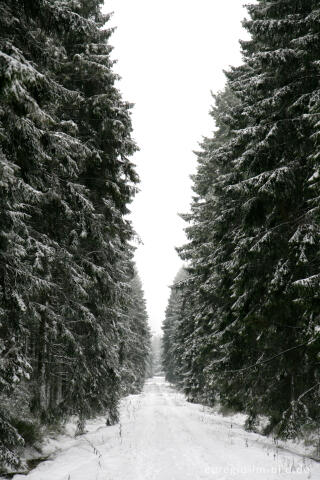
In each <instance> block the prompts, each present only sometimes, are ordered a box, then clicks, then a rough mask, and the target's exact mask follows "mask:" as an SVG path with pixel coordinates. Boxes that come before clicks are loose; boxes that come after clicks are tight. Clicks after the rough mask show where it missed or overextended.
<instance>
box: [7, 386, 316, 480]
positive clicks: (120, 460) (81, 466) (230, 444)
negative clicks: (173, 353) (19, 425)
mask: <svg viewBox="0 0 320 480" xmlns="http://www.w3.org/2000/svg"><path fill="white" fill-rule="evenodd" d="M243 421H244V417H243V416H241V415H235V416H233V417H223V416H222V415H220V414H218V413H217V412H214V411H213V410H211V409H208V408H204V407H203V406H201V405H198V404H190V403H187V402H186V400H185V398H184V396H183V395H182V394H180V393H178V392H176V391H175V390H174V389H172V388H170V386H169V385H168V384H167V383H166V382H165V381H164V380H163V378H162V377H155V378H153V379H152V380H149V381H148V382H147V383H146V386H145V389H144V391H143V393H142V394H141V395H131V396H129V397H127V398H125V399H124V400H123V402H122V405H121V422H120V423H119V424H118V425H115V426H113V427H107V426H105V424H104V419H103V418H99V419H97V420H95V421H92V422H90V423H89V424H88V433H87V434H85V435H83V436H81V437H77V438H72V437H71V436H69V437H68V436H67V435H64V436H61V437H60V438H59V439H58V440H56V441H53V440H50V442H49V443H48V444H47V445H46V446H45V448H44V452H43V453H44V455H50V454H51V455H52V457H51V459H50V460H47V461H45V462H43V463H41V464H39V465H38V466H37V468H35V469H34V470H33V471H32V472H30V473H29V475H15V476H14V480H22V479H27V480H188V479H190V480H191V479H192V480H196V479H203V480H209V479H210V480H212V479H217V480H230V479H245V480H260V479H261V480H263V479H266V480H276V479H286V480H287V479H297V480H302V479H318V478H320V464H319V463H317V462H315V461H313V460H311V459H309V458H306V457H305V456H304V455H303V453H302V450H301V449H302V447H300V452H299V449H298V447H296V448H297V450H296V451H293V450H291V451H290V449H291V447H292V445H291V446H290V448H289V447H288V449H283V448H281V447H280V446H279V445H277V444H276V443H274V442H273V440H272V439H271V438H266V437H263V436H261V435H258V434H255V433H248V432H246V431H245V430H244V428H243V425H242V424H243ZM70 433H71V432H70Z"/></svg>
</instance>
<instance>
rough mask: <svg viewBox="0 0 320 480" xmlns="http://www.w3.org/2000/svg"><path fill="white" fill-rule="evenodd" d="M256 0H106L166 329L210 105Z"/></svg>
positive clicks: (209, 126)
mask: <svg viewBox="0 0 320 480" xmlns="http://www.w3.org/2000/svg"><path fill="white" fill-rule="evenodd" d="M247 3H253V2H252V1H250V0H106V1H105V6H104V11H105V12H112V11H113V12H114V16H113V18H112V22H111V24H112V26H116V27H117V30H116V32H115V33H114V34H113V36H112V38H111V44H112V45H113V46H114V52H113V58H115V59H117V60H118V63H117V64H116V65H115V67H114V68H115V71H116V72H117V73H119V74H120V75H121V77H122V80H121V82H120V84H119V88H120V90H121V91H122V93H123V96H124V99H126V100H128V101H130V102H133V103H135V107H134V110H133V115H132V119H133V126H134V138H135V139H136V141H137V143H138V145H139V147H140V152H138V153H137V154H136V155H135V157H134V159H133V161H134V163H135V164H136V165H137V171H138V173H139V175H140V178H141V184H140V190H141V192H140V193H139V195H138V196H137V197H136V200H135V201H134V203H133V204H132V206H131V207H132V208H131V210H132V220H133V223H134V226H135V229H136V231H137V233H138V234H139V236H140V237H141V239H142V241H143V245H140V246H139V247H138V249H137V252H136V263H137V267H138V270H139V273H140V276H141V279H142V282H143V287H144V291H145V297H146V300H147V308H148V313H149V322H150V326H151V328H152V330H153V331H154V332H156V333H159V332H160V331H161V323H162V321H163V319H164V314H165V308H166V305H167V301H168V296H169V294H170V289H169V285H171V284H172V281H173V279H174V277H175V275H176V273H177V271H178V270H179V268H180V267H181V266H182V262H181V260H180V259H179V257H178V255H177V253H176V251H175V247H176V246H180V245H182V244H183V243H184V241H185V235H184V231H183V228H184V226H185V224H184V222H183V221H182V220H181V219H180V218H179V217H178V212H187V211H188V210H189V205H190V202H191V198H192V191H191V181H190V179H189V176H190V174H192V173H193V172H194V171H195V168H196V158H195V155H194V154H193V153H192V152H193V150H196V149H197V148H198V142H199V141H201V138H202V136H206V135H210V133H211V131H212V130H213V128H214V125H213V123H212V120H211V117H210V116H209V115H208V112H209V109H210V105H211V104H212V99H211V95H210V91H212V92H214V93H215V92H217V91H218V90H220V89H222V88H223V86H224V83H225V79H224V75H223V72H222V71H223V69H227V68H228V67H229V65H238V64H239V63H241V55H240V46H239V43H238V40H239V39H240V38H242V39H244V38H247V33H246V32H245V31H244V30H243V29H242V27H241V20H242V19H243V18H244V17H245V16H246V10H245V8H243V5H244V4H247Z"/></svg>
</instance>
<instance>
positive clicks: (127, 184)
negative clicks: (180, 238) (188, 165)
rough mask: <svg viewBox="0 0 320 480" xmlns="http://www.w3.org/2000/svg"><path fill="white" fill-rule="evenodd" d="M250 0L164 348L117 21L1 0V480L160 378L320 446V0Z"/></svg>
mask: <svg viewBox="0 0 320 480" xmlns="http://www.w3.org/2000/svg"><path fill="white" fill-rule="evenodd" d="M212 1H214V0H212ZM248 3H249V5H248V6H247V12H246V19H245V20H244V21H243V25H244V27H245V29H246V30H247V32H248V34H249V38H248V39H247V40H243V41H241V42H240V44H241V52H242V64H241V65H240V66H237V67H230V68H229V69H228V70H227V71H226V72H225V76H226V83H225V88H224V89H223V90H221V91H219V92H214V94H213V99H212V107H211V110H210V115H211V123H212V132H213V133H212V135H211V136H206V137H204V138H203V139H202V141H201V143H200V144H199V148H198V151H197V152H195V155H196V159H197V170H196V173H195V174H194V175H193V176H192V189H193V194H192V199H191V206H190V211H189V213H183V214H181V215H182V217H183V220H184V221H185V232H186V238H187V240H186V242H185V244H184V245H183V246H179V245H176V247H177V251H178V254H179V256H180V258H181V264H183V266H182V268H181V270H180V271H179V272H178V273H177V276H176V278H175V280H174V284H173V286H172V287H171V294H170V298H169V301H168V305H167V309H166V312H165V319H164V321H163V325H162V330H163V337H162V346H161V347H160V342H161V340H160V338H159V337H155V338H154V340H153V343H152V339H151V329H150V327H149V323H148V314H147V308H146V300H145V295H144V289H143V284H142V281H141V279H140V276H139V272H138V267H137V265H136V263H135V258H134V253H135V246H134V244H135V243H137V242H136V239H137V233H136V231H135V225H133V224H132V220H131V219H130V209H131V207H130V204H131V203H132V201H133V199H134V198H135V195H136V194H137V192H138V191H139V188H140V187H139V176H138V173H137V169H136V166H135V164H134V163H133V160H132V157H133V156H134V155H135V154H136V152H137V151H138V149H139V147H138V145H137V144H136V142H135V140H134V135H133V127H134V125H132V118H131V114H132V110H133V109H134V106H133V105H132V104H131V103H129V102H128V101H127V100H126V99H124V98H123V95H122V93H121V91H120V90H119V88H118V86H117V81H118V79H119V77H118V74H117V73H116V70H117V68H116V65H114V64H115V61H114V60H113V59H112V58H113V57H112V55H111V52H112V33H113V28H112V27H109V20H110V15H106V14H102V6H103V1H102V0H0V476H1V474H3V472H7V471H16V472H19V471H20V470H21V465H22V464H23V460H21V458H22V457H23V455H24V453H23V452H24V451H25V448H26V447H32V446H34V445H38V444H39V443H41V441H42V440H43V438H45V437H46V436H47V435H48V434H49V433H50V432H53V431H55V432H62V431H63V426H64V425H65V424H66V423H67V422H69V421H70V419H73V421H74V422H75V424H76V432H75V434H76V436H77V437H78V436H79V437H81V436H83V435H84V434H85V433H86V431H87V430H86V428H87V424H88V422H90V421H92V419H95V418H97V417H99V416H100V417H101V416H103V417H104V419H105V426H106V427H107V428H109V429H110V431H111V429H112V428H113V426H115V425H119V419H120V410H121V402H122V401H123V399H125V398H129V399H132V400H130V402H134V401H135V400H134V398H138V397H137V396H138V395H139V394H141V392H142V390H143V388H144V385H145V381H146V379H147V378H148V377H152V376H153V375H155V376H157V378H158V377H160V376H161V375H162V374H163V375H165V379H166V381H167V382H168V383H170V384H171V387H170V388H175V391H176V392H178V393H177V394H176V395H180V394H183V395H184V398H186V399H187V401H188V402H189V403H191V404H193V403H194V404H201V406H202V407H201V408H213V407H215V406H216V405H219V406H220V407H221V408H224V409H225V410H230V411H232V412H237V413H240V414H244V415H246V420H245V425H244V428H245V431H247V432H257V431H258V430H259V427H258V426H259V424H260V422H261V419H262V418H263V419H264V426H263V430H261V429H260V430H259V432H260V433H262V434H263V435H264V436H266V437H267V436H270V435H272V438H277V439H281V440H284V441H286V440H293V441H294V440H297V439H303V438H304V437H305V436H306V434H307V432H318V433H317V435H318V434H319V431H320V368H319V367H320V2H319V0H256V1H255V2H253V0H252V1H251V0H248ZM164 35H165V31H164ZM110 37H111V38H110ZM213 47H214V46H213ZM213 55H214V48H213ZM208 61H210V59H208ZM154 94H155V95H157V94H159V92H154ZM208 108H209V105H208ZM199 140H200V139H199ZM164 141H165V140H164ZM155 148H156V147H155ZM150 162H152V159H150ZM164 193H165V192H164ZM138 234H139V232H138ZM142 240H143V239H142ZM155 255H156V252H155ZM155 275H157V272H155ZM160 348H161V351H162V360H160V359H159V356H160V353H159V352H160ZM152 352H153V355H152ZM152 357H153V358H152ZM161 362H162V364H161ZM157 381H158V380H157ZM148 382H152V379H151V380H150V379H149V380H148ZM168 383H167V384H166V385H168ZM161 385H162V384H160V387H159V385H158V384H157V383H155V384H153V383H150V384H149V386H148V388H149V389H150V392H151V394H150V395H155V394H156V393H155V392H157V391H158V390H157V389H159V388H169V387H168V386H166V387H161ZM143 395H147V393H145V394H143ZM161 395H164V394H161ZM165 395H167V394H165ZM139 398H140V397H139ZM141 398H142V399H143V398H144V397H141ZM145 398H146V400H145V401H146V402H147V401H148V398H149V397H148V396H146V397H145ZM150 398H151V397H150ZM159 398H160V397H159ZM161 398H162V397H161ZM173 398H180V397H173ZM174 401H178V400H174ZM142 402H143V400H142ZM181 402H182V400H181ZM128 405H129V406H130V405H132V403H129V404H128ZM170 405H171V404H170ZM183 405H184V404H183ZM128 408H129V407H128ZM137 408H138V407H137ZM148 408H151V407H150V405H149V404H148ZM159 408H160V407H159ZM183 408H187V407H183ZM134 412H135V410H134ZM154 417H156V415H151V416H150V418H149V417H148V418H149V420H148V421H150V422H152V421H153V420H151V418H154ZM130 418H131V417H130ZM186 421H187V420H186ZM190 421H191V420H190ZM169 422H170V419H169V420H168V423H169ZM121 425H122V424H121V422H120V436H121ZM117 428H118V427H117ZM163 428H164V427H163ZM138 432H140V430H138ZM164 434H165V433H159V434H157V435H158V437H161V435H164ZM137 436H141V437H143V434H140V433H139V434H137ZM317 438H318V437H317ZM145 441H146V442H149V440H148V439H147V437H145ZM158 441H159V439H158ZM121 442H122V439H121ZM151 443H152V442H151ZM99 448H100V447H99ZM130 448H131V447H130ZM157 448H158V447H157ZM161 448H162V447H161ZM161 448H160V450H161ZM177 448H178V447H177ZM181 448H182V447H181ZM318 450H319V451H318V458H320V437H319V449H318ZM97 451H98V452H99V450H95V455H96V456H97V453H96V452H97ZM99 455H100V453H99ZM99 458H100V457H99ZM150 458H151V457H150ZM156 458H157V457H155V459H156ZM154 461H156V460H154ZM100 468H102V467H101V465H100ZM170 468H171V467H170ZM19 469H20V470H19ZM168 469H169V467H168ZM168 471H169V470H168ZM170 471H171V470H170ZM65 472H66V473H65V477H62V476H61V479H62V478H66V479H67V478H69V479H72V480H75V479H76V480H81V479H82V478H86V480H94V479H96V478H98V477H96V476H92V477H91V476H90V475H89V474H88V473H86V474H85V475H86V477H80V476H72V475H70V474H69V473H68V472H69V471H67V470H66V471H65ZM68 474H69V477H68ZM136 475H137V474H136ZM166 475H167V474H166ZM190 475H191V473H190ZM32 478H37V479H39V480H41V479H42V478H46V479H47V480H50V479H51V478H53V477H50V476H46V477H32ZM54 478H59V479H60V477H58V476H57V477H54ZM99 478H100V477H99ZM102 478H104V479H106V478H115V479H118V477H117V476H116V475H115V476H114V477H111V476H109V477H107V476H105V477H101V479H102ZM119 478H122V479H123V480H127V479H131V478H132V479H134V478H135V479H136V480H138V479H140V478H141V479H142V478H143V479H145V480H148V479H151V478H154V479H158V478H159V479H160V478H161V479H162V478H163V479H165V478H166V479H168V478H170V477H169V476H165V475H163V477H162V476H159V477H158V476H155V477H150V476H148V475H147V474H145V476H136V477H134V476H132V477H131V476H130V475H129V473H128V474H127V476H124V475H122V477H120V476H119ZM171 478H173V479H174V480H178V479H180V478H186V479H188V478H189V477H188V476H186V477H180V476H172V477H171ZM193 478H197V477H195V476H194V474H193ZM201 478H215V477H212V476H211V477H205V476H203V477H201ZM217 478H218V477H217ZM219 478H220V477H219ZM221 478H222V477H221ZM223 478H229V477H223ZM235 478H243V477H235ZM247 478H248V480H249V479H251V478H257V479H258V480H259V479H260V478H262V477H259V476H256V477H249V476H248V477H247ZM263 478H265V477H263ZM268 478H269V477H268ZM271 478H272V479H273V478H278V477H270V479H271ZM285 478H294V477H285ZM297 478H300V477H297ZM301 478H311V477H301ZM312 478H316V477H312Z"/></svg>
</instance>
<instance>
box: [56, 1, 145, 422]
mask: <svg viewBox="0 0 320 480" xmlns="http://www.w3.org/2000/svg"><path fill="white" fill-rule="evenodd" d="M100 3H101V2H99V1H95V2H90V4H88V2H85V1H84V2H76V3H75V7H74V9H75V11H76V13H77V14H78V15H80V16H82V15H83V16H84V17H85V18H87V20H86V22H85V23H84V24H83V25H82V28H81V29H79V26H78V23H79V20H78V19H77V20H76V22H74V19H73V18H72V19H71V20H72V21H71V20H70V24H69V25H68V26H67V28H66V35H65V42H64V47H65V50H66V55H67V59H66V61H65V62H64V63H63V65H62V66H61V69H60V72H58V74H57V75H58V78H59V81H61V83H63V85H64V86H65V87H66V88H68V89H70V90H75V91H77V92H78V93H79V95H80V96H81V102H79V104H78V106H77V108H75V109H73V110H72V111H70V110H62V112H61V113H62V115H65V116H66V119H69V121H70V120H72V121H73V122H75V123H76V125H77V126H78V129H79V130H78V131H79V137H80V138H81V140H82V142H84V143H85V144H86V146H87V147H88V149H89V151H90V153H89V154H88V155H87V157H86V160H85V163H84V168H83V169H82V171H81V173H80V175H79V181H80V182H81V184H82V185H83V186H84V188H85V190H86V196H87V198H88V201H89V202H90V203H89V204H90V205H92V206H93V210H92V212H91V213H90V214H89V215H88V217H87V218H86V221H85V223H84V224H83V225H82V229H81V231H75V232H74V239H73V241H74V242H75V243H77V245H78V246H77V254H78V262H80V263H81V265H82V266H83V268H84V270H85V273H86V275H88V277H89V278H90V284H89V286H88V288H86V294H87V300H86V302H85V307H86V308H87V309H88V312H89V314H90V316H91V318H92V319H94V321H93V322H91V321H89V322H86V321H85V322H83V323H82V324H78V327H77V329H78V330H77V335H78V341H79V344H80V345H81V346H82V347H83V354H84V355H83V357H82V358H83V361H84V366H85V369H86V371H87V372H88V375H84V374H83V372H82V371H81V370H82V369H79V370H78V371H77V372H76V378H74V380H75V381H74V384H73V388H72V389H70V391H69V393H68V394H69V395H71V397H72V398H73V401H74V402H77V401H78V399H79V400H80V398H81V396H80V397H79V390H80V389H81V391H82V392H83V395H84V398H85V403H83V402H82V400H81V401H80V403H79V410H81V411H82V410H88V411H89V412H97V411H101V410H102V409H103V410H105V409H107V410H108V411H109V422H114V421H115V420H116V419H117V401H118V397H119V394H120V380H121V369H120V362H119V344H120V336H121V332H122V327H123V324H124V323H125V322H126V321H127V320H126V314H125V312H126V298H127V291H126V282H127V278H128V277H127V271H126V265H127V262H128V241H129V240H130V239H131V237H132V234H133V232H132V228H131V225H130V223H129V222H128V221H127V220H125V219H124V216H125V215H126V214H127V213H128V209H127V205H128V203H129V202H130V201H131V199H132V196H133V194H134V193H135V186H134V184H135V183H136V182H137V176H136V174H135V171H134V168H133V165H132V164H131V163H130V161H129V160H128V157H129V156H130V155H131V154H132V153H133V152H134V151H135V150H136V146H135V144H134V142H133V141H132V139H131V137H130V134H131V119H130V114H129V110H130V107H131V105H129V104H128V103H125V102H123V100H122V99H121V96H120V93H119V91H118V90H117V89H116V88H115V85H114V84H115V81H116V79H117V76H116V75H115V74H114V73H113V71H112V65H113V62H112V61H111V59H110V50H111V48H110V46H109V44H108V39H109V36H110V34H111V33H112V32H111V31H110V30H103V29H102V28H101V27H102V26H103V25H104V23H105V21H106V20H107V19H108V17H106V16H102V15H101V13H100V7H99V6H100ZM80 18H81V17H80ZM71 403H73V402H71Z"/></svg>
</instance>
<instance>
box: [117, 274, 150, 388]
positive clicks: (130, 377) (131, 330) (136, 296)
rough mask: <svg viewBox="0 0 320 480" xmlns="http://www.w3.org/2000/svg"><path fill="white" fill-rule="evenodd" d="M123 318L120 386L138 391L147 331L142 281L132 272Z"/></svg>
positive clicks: (145, 358)
mask: <svg viewBox="0 0 320 480" xmlns="http://www.w3.org/2000/svg"><path fill="white" fill-rule="evenodd" d="M128 297H129V301H128V309H127V313H126V315H127V321H126V322H125V323H124V324H123V329H122V331H121V343H120V364H121V387H122V390H123V393H124V394H129V393H139V392H140V391H141V389H142V387H143V384H144V381H145V379H146V375H147V362H148V358H149V356H150V348H151V343H150V338H151V333H150V329H149V326H148V314H147V310H146V303H145V299H144V293H143V289H142V283H141V280H140V278H139V275H138V273H137V272H136V271H135V272H134V276H133V277H132V279H131V282H130V284H129V289H128Z"/></svg>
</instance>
